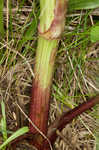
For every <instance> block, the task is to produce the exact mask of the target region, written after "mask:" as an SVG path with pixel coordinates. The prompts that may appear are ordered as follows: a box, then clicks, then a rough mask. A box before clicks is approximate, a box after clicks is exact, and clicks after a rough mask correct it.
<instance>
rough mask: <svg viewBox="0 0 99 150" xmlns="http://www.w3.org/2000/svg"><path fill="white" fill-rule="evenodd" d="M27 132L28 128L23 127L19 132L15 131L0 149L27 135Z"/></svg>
mask: <svg viewBox="0 0 99 150" xmlns="http://www.w3.org/2000/svg"><path fill="white" fill-rule="evenodd" d="M28 131H29V128H28V127H23V128H21V129H19V130H17V131H16V132H15V133H13V134H12V135H11V136H10V137H9V138H8V139H7V140H6V141H5V142H4V143H3V144H2V145H0V149H2V148H3V147H5V146H6V145H8V144H9V143H10V142H11V141H12V140H14V139H16V138H17V137H19V136H21V135H23V134H25V133H27V132H28Z"/></svg>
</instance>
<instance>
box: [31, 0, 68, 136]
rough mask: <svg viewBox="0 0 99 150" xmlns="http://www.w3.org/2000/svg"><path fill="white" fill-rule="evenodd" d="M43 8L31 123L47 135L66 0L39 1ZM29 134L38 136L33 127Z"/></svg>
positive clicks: (39, 29) (39, 28)
mask: <svg viewBox="0 0 99 150" xmlns="http://www.w3.org/2000/svg"><path fill="white" fill-rule="evenodd" d="M40 8H41V15H40V24H39V26H38V31H39V38H38V46H37V52H36V63H35V68H34V73H35V78H34V80H33V88H32V100H31V105H30V119H31V120H32V121H33V123H34V124H35V125H36V126H37V127H38V128H39V129H40V130H41V131H42V132H43V133H44V134H45V135H46V134H47V123H48V112H49V96H50V85H51V81H52V80H51V79H52V73H53V65H54V61H55V55H56V50H57V47H58V41H59V38H60V35H61V33H62V31H63V29H64V22H65V12H66V0H61V1H60V0H40ZM30 131H31V132H32V133H33V134H35V133H37V131H36V129H35V128H34V127H33V126H32V125H31V124H30Z"/></svg>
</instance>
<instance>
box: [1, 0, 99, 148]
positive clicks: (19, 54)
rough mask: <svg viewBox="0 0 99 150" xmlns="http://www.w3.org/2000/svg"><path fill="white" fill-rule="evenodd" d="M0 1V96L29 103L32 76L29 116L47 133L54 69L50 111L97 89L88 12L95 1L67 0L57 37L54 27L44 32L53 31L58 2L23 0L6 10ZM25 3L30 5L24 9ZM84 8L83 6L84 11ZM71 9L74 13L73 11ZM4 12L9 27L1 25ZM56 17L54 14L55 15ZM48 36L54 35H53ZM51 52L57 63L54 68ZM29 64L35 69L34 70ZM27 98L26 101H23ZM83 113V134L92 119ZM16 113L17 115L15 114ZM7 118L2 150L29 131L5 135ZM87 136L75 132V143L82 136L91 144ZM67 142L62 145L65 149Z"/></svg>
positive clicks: (95, 30)
mask: <svg viewBox="0 0 99 150" xmlns="http://www.w3.org/2000/svg"><path fill="white" fill-rule="evenodd" d="M0 2H1V3H0V40H1V41H0V92H1V93H0V95H1V94H2V95H4V97H5V98H4V99H5V100H6V99H7V103H10V104H11V97H13V98H12V105H13V101H17V100H18V102H19V104H20V105H21V106H22V107H23V106H25V105H26V104H27V103H29V102H30V95H31V94H30V90H29V89H30V87H31V84H32V81H31V78H34V79H33V90H32V92H33V94H32V100H33V103H32V102H31V113H30V114H31V115H30V118H31V120H32V121H33V122H34V123H35V124H36V125H37V126H38V127H39V128H40V130H41V131H43V132H44V133H45V134H46V133H47V124H48V112H49V103H50V98H49V97H50V87H51V83H52V74H53V73H54V71H55V73H54V78H53V84H52V94H51V98H52V99H54V100H55V101H54V102H55V104H54V106H53V105H51V106H52V107H51V110H52V112H55V111H56V110H59V112H61V113H62V112H64V111H67V109H68V108H69V109H71V108H74V107H75V106H77V105H78V104H79V103H82V102H83V101H85V100H86V98H87V97H91V96H93V95H96V94H97V93H98V92H99V84H98V83H99V77H98V70H99V69H98V68H99V65H98V60H99V56H98V48H97V47H98V46H97V43H96V45H95V43H92V42H98V35H99V34H98V33H99V32H98V30H99V28H98V24H95V25H94V27H93V22H94V19H93V17H92V16H93V15H92V12H93V10H89V9H94V8H97V7H99V0H94V1H93V0H86V1H85V0H79V2H78V0H75V1H74V0H68V9H67V12H68V13H67V15H65V17H66V18H65V17H63V18H64V20H63V24H62V26H63V28H65V29H64V30H62V34H61V36H59V37H58V38H56V37H57V35H58V34H59V31H60V29H59V26H58V27H57V28H56V31H55V32H54V30H52V32H49V31H50V30H51V29H53V23H52V22H53V20H54V19H56V21H57V18H55V16H54V15H55V14H54V12H55V8H56V2H57V4H58V2H59V0H40V1H33V2H31V1H28V2H27V1H25V0H22V1H21V2H20V1H18V3H17V1H14V4H13V3H12V2H11V1H9V9H8V10H7V9H6V6H5V5H4V1H3V0H1V1H0ZM39 2H40V3H39ZM60 3H63V4H64V9H65V8H67V4H65V0H62V1H61V2H60ZM27 5H29V6H28V7H27ZM60 6H61V4H60ZM80 9H81V10H82V11H81V12H80V11H79V10H80ZM83 9H87V10H86V11H83ZM60 10H61V9H60ZM74 10H77V11H76V12H74ZM65 11H66V10H64V12H65ZM7 12H9V15H8V20H7V22H9V24H8V28H7V26H6V16H7ZM72 12H73V13H72ZM59 13H60V12H59ZM63 16H64V15H63ZM60 18H61V17H60ZM60 18H59V17H58V19H60ZM90 18H91V19H90ZM54 21H55V20H54ZM54 23H55V22H54ZM61 23H62V21H61ZM38 24H39V25H38ZM51 25H52V26H51ZM37 26H38V27H37ZM50 26H51V27H50ZM37 28H38V30H37ZM7 30H8V31H9V32H8V35H7V34H6V31H7ZM37 31H38V33H37ZM46 31H47V32H46ZM49 33H51V34H52V35H51V34H49ZM6 36H7V37H6ZM51 36H56V37H53V38H52V37H51ZM6 38H8V41H6ZM36 48H37V50H36ZM56 49H57V50H56ZM35 53H36V57H35ZM55 56H56V63H55V66H54V61H55ZM34 62H35V63H34ZM53 66H54V67H53ZM31 68H34V70H32V69H31ZM31 70H32V71H31ZM34 75H35V76H34ZM39 85H40V88H39ZM27 89H28V90H27ZM42 89H43V90H42ZM27 91H29V92H27ZM37 93H38V94H37ZM42 93H43V94H42ZM44 93H45V94H44ZM26 99H27V101H25V102H24V100H26ZM40 99H41V100H40ZM23 102H24V103H23ZM57 103H58V104H57ZM56 104H57V105H56ZM97 111H98V109H96V108H94V112H95V113H94V115H93V116H94V117H96V113H97ZM15 113H16V112H15ZM36 113H37V114H36ZM53 114H54V113H52V114H51V116H50V118H51V117H52V118H51V121H54V119H55V116H54V115H53ZM88 114H89V118H88V119H87V121H86V118H87V117H88V116H87V117H85V118H83V117H82V116H81V119H80V120H82V124H83V126H84V127H85V132H86V130H87V129H88V131H90V120H91V121H92V122H91V125H93V120H92V118H91V117H90V116H92V114H90V113H88ZM55 115H56V114H55ZM56 116H57V115H56ZM19 117H20V116H17V118H19ZM32 117H33V118H32ZM41 118H42V119H41ZM53 118H54V119H53ZM90 118H91V119H90ZM83 120H84V121H85V122H87V125H86V124H85V123H83V122H84V121H83ZM88 120H89V122H88ZM6 121H7V118H6V116H5V119H3V121H1V124H4V126H2V127H3V128H5V129H4V130H3V129H2V130H1V131H2V135H3V139H5V140H4V143H3V145H1V148H4V149H5V148H6V145H8V143H10V142H11V141H12V140H13V139H15V138H16V137H18V136H20V135H22V134H24V133H25V132H28V128H27V127H26V128H22V130H21V129H19V131H18V132H17V131H16V132H15V134H13V135H11V137H10V138H8V137H7V133H8V129H6V128H8V127H6ZM43 121H44V122H43ZM74 123H75V122H74ZM78 124H79V123H78ZM82 124H81V126H82ZM73 125H74V124H73ZM30 128H31V131H32V132H33V133H36V130H35V129H34V128H33V126H32V125H30ZM71 128H72V129H74V132H75V128H73V126H72V127H71ZM92 129H93V128H92ZM4 131H5V132H4ZM20 131H22V132H20ZM79 133H80V129H79ZM90 133H91V132H89V135H90ZM75 134H76V133H75ZM67 135H68V134H67ZM76 135H77V134H76ZM86 135H87V132H86V134H85V136H83V137H80V134H79V136H78V135H77V137H78V145H80V144H81V143H80V141H79V139H81V138H82V143H85V141H88V142H89V143H90V141H91V140H90V139H91V138H89V139H87V137H88V136H86ZM91 135H92V134H91ZM97 138H98V136H97ZM94 139H95V138H94ZM84 140H85V141H84ZM96 140H97V139H96ZM60 143H61V142H60ZM76 143H77V142H76ZM60 145H61V144H60ZM74 145H75V144H74ZM78 145H77V146H78ZM90 145H91V144H90ZM69 146H70V145H69ZM69 146H68V144H67V147H69ZM80 146H82V145H80ZM69 148H70V147H69ZM69 148H68V149H69Z"/></svg>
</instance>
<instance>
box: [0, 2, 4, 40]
mask: <svg viewBox="0 0 99 150" xmlns="http://www.w3.org/2000/svg"><path fill="white" fill-rule="evenodd" d="M3 7H4V1H3V0H0V34H1V36H4V23H3ZM0 38H1V37H0Z"/></svg>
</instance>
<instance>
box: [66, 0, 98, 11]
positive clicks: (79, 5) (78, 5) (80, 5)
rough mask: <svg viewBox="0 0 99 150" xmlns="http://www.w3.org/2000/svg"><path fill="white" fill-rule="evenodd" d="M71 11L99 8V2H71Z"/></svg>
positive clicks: (83, 0)
mask: <svg viewBox="0 0 99 150" xmlns="http://www.w3.org/2000/svg"><path fill="white" fill-rule="evenodd" d="M68 7H69V11H73V10H78V9H93V8H97V7H99V0H87V1H85V0H69V6H68Z"/></svg>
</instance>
